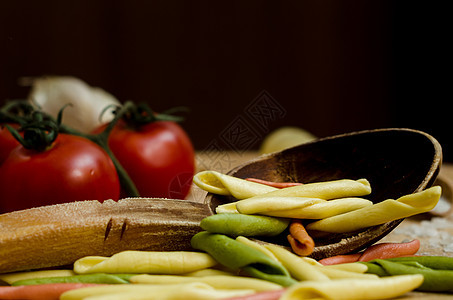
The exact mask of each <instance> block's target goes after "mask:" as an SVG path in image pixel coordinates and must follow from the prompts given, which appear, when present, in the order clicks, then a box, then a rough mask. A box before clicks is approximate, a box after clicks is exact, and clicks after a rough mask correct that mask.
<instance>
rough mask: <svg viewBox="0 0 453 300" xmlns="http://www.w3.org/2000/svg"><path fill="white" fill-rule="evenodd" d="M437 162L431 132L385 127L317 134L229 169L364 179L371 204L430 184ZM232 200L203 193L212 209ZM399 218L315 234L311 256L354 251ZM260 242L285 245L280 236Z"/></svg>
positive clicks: (288, 177) (280, 176) (241, 173)
mask: <svg viewBox="0 0 453 300" xmlns="http://www.w3.org/2000/svg"><path fill="white" fill-rule="evenodd" d="M441 164H442V150H441V146H440V144H439V143H438V142H437V140H436V139H435V138H433V137H432V136H430V135H428V134H426V133H424V132H421V131H417V130H412V129H401V128H390V129H376V130H366V131H359V132H353V133H347V134H342V135H337V136H333V137H327V138H322V139H318V140H315V141H312V142H309V143H305V144H302V145H299V146H296V147H293V148H289V149H286V150H283V151H281V152H275V153H271V154H267V155H263V156H260V157H258V158H257V159H254V160H252V161H250V162H247V163H246V164H243V165H240V166H238V167H236V168H234V169H233V170H231V171H229V172H228V175H231V176H234V177H237V178H242V179H245V178H259V179H263V180H268V181H274V182H300V183H304V184H307V183H315V182H326V181H333V180H340V179H351V180H360V179H366V180H367V181H368V182H369V183H370V185H371V187H372V191H371V193H370V194H369V195H367V196H366V199H368V200H370V201H371V202H372V203H374V204H376V203H380V202H382V201H384V200H387V199H397V198H400V197H402V196H404V195H408V194H412V193H416V192H420V191H423V190H425V189H426V188H428V187H430V186H431V185H432V184H433V182H434V181H435V179H436V177H437V174H438V172H439V169H440V166H441ZM233 201H237V199H235V198H234V197H232V196H226V195H216V194H208V196H207V199H206V202H207V203H209V204H210V208H211V210H212V212H215V208H216V207H217V206H219V205H221V204H225V203H228V202H233ZM403 219H404V218H401V219H397V220H393V221H390V222H386V223H384V224H380V225H376V226H371V227H368V228H364V229H360V230H355V231H351V232H346V233H329V234H324V235H319V236H314V239H315V245H316V246H315V249H314V252H313V253H312V254H311V257H313V258H315V259H322V258H325V257H329V256H333V255H338V254H346V253H351V252H354V251H359V250H361V249H363V248H365V247H367V246H369V245H371V244H373V243H375V242H377V241H378V240H380V239H381V238H383V237H384V236H385V235H387V234H388V233H390V232H391V231H392V230H393V229H394V228H395V227H397V226H398V225H399V224H400V223H401V222H402V221H403ZM265 242H270V243H275V244H279V245H287V241H286V237H285V236H279V237H276V238H269V239H266V241H265Z"/></svg>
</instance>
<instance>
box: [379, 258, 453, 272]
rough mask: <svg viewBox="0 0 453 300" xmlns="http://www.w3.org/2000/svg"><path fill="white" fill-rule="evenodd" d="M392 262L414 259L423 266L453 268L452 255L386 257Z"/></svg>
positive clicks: (439, 268) (443, 268)
mask: <svg viewBox="0 0 453 300" xmlns="http://www.w3.org/2000/svg"><path fill="white" fill-rule="evenodd" d="M387 260H389V261H393V262H407V261H415V262H418V263H420V264H422V265H424V266H425V267H428V268H431V269H437V270H453V257H448V256H405V257H395V258H388V259H387Z"/></svg>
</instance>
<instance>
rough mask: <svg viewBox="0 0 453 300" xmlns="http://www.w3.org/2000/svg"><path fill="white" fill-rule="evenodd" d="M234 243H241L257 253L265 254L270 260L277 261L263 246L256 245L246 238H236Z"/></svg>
mask: <svg viewBox="0 0 453 300" xmlns="http://www.w3.org/2000/svg"><path fill="white" fill-rule="evenodd" d="M236 241H238V242H240V243H243V244H244V245H247V246H250V247H252V248H254V249H256V250H258V251H261V252H262V253H264V254H266V255H267V256H269V257H270V258H272V259H274V260H277V261H278V259H277V257H275V255H274V254H273V253H272V252H271V251H269V249H267V248H266V247H265V246H263V245H260V244H258V243H257V242H254V241H252V240H250V239H248V238H246V237H245V236H238V237H237V238H236Z"/></svg>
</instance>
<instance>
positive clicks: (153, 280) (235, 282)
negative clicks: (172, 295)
mask: <svg viewBox="0 0 453 300" xmlns="http://www.w3.org/2000/svg"><path fill="white" fill-rule="evenodd" d="M130 282H131V283H144V284H176V283H191V282H201V283H206V284H208V285H209V286H211V287H213V288H215V289H225V290H231V289H233V290H237V289H239V290H241V289H246V290H254V291H256V292H261V291H271V290H278V289H281V288H282V286H281V285H279V284H276V283H273V282H270V281H267V280H262V279H256V278H250V277H241V276H225V275H214V276H204V277H189V276H177V275H149V274H142V275H137V276H133V277H131V278H130Z"/></svg>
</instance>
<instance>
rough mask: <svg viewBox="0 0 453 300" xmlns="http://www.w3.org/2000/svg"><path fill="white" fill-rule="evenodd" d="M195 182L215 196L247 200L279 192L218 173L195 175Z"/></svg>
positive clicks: (273, 188) (206, 172) (272, 188)
mask: <svg viewBox="0 0 453 300" xmlns="http://www.w3.org/2000/svg"><path fill="white" fill-rule="evenodd" d="M193 182H194V183H195V184H196V185H197V186H198V187H200V188H201V189H203V190H205V191H208V192H210V193H213V194H218V195H224V196H230V195H231V196H234V197H235V198H236V199H245V198H249V197H253V196H256V195H261V194H265V193H268V192H272V191H275V190H278V189H277V188H275V187H271V186H268V185H265V184H261V183H256V182H251V181H248V180H245V179H240V178H237V177H233V176H229V175H225V174H222V173H219V172H216V171H203V172H199V173H197V174H195V176H194V177H193Z"/></svg>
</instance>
